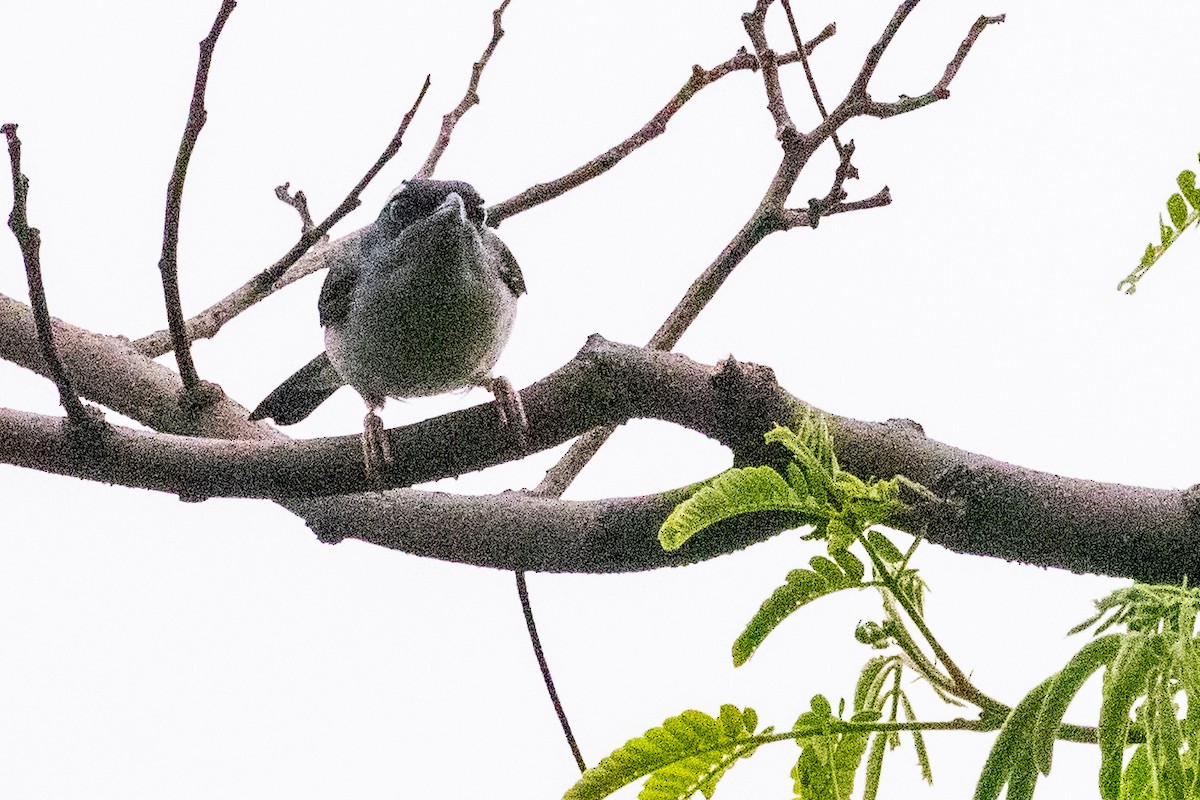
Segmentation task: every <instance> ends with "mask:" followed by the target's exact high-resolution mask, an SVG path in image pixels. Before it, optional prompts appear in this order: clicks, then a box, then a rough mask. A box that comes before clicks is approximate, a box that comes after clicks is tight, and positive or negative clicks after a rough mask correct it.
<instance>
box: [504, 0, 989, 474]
mask: <svg viewBox="0 0 1200 800" xmlns="http://www.w3.org/2000/svg"><path fill="white" fill-rule="evenodd" d="M916 2H918V0H908V2H905V3H904V4H902V5H901V6H900V7H899V8H898V9H897V10H896V13H895V14H894V15H893V16H892V19H891V20H890V21H889V22H888V25H887V27H886V28H885V29H884V32H883V34H882V35H881V36H880V39H879V41H877V42H876V44H875V45H874V46H873V47H872V48H871V50H870V52H869V53H868V54H867V58H866V60H865V62H864V64H863V67H862V69H861V70H860V72H859V76H858V78H857V79H856V80H855V82H854V84H853V85H852V86H851V87H850V89H849V90H848V91H847V94H846V97H845V98H843V100H842V102H841V103H839V104H838V107H837V108H836V109H835V110H834V111H833V112H832V113H830V114H829V116H828V117H826V118H825V119H824V120H823V121H822V122H821V123H820V124H819V125H818V126H817V127H816V128H815V129H813V130H812V131H810V132H809V133H808V134H805V135H801V134H799V133H798V132H796V131H795V129H794V128H789V127H788V126H789V124H790V123H791V118H790V117H789V116H788V115H787V109H786V106H785V105H783V104H782V94H781V90H779V74H778V70H776V69H773V68H771V69H768V68H767V66H766V64H767V63H770V64H771V65H772V66H773V65H775V64H777V63H778V60H777V59H775V58H774V56H773V55H772V54H773V51H772V50H771V49H770V47H769V46H768V44H767V40H766V33H765V27H764V26H765V19H766V7H767V5H769V3H768V2H767V0H759V2H758V4H757V5H756V6H755V11H754V12H751V13H749V14H745V15H743V17H742V20H743V24H744V25H745V27H746V32H747V35H748V36H749V37H750V41H751V43H752V44H753V45H754V47H755V54H756V56H757V61H758V63H760V64H763V80H764V83H765V84H766V89H767V96H768V104H769V105H770V104H771V103H772V102H773V98H775V97H776V96H777V95H778V96H779V98H780V99H779V103H778V104H776V106H775V107H773V108H772V109H771V112H772V117H773V118H774V119H775V122H776V136H777V137H778V138H779V139H780V141H781V143H782V144H783V149H784V156H783V158H782V160H781V162H780V164H779V167H778V169H777V170H776V172H775V175H774V176H773V177H772V179H771V184H770V186H768V188H767V190H766V192H765V193H764V194H763V199H762V201H761V202H760V203H759V206H758V208H756V209H755V210H754V213H753V214H752V215H751V217H750V219H748V220H747V221H746V223H745V224H743V225H742V228H741V229H740V230H739V231H738V232H737V233H736V234H734V236H733V238H732V239H730V241H729V243H728V244H727V245H725V248H724V249H723V250H722V251H721V253H720V255H718V256H717V258H716V259H715V260H714V261H713V262H712V263H711V264H709V265H708V267H706V268H705V269H704V271H703V272H702V273H701V274H700V275H699V277H697V278H696V279H695V280H694V281H692V284H691V286H689V287H688V289H687V291H686V292H685V293H684V295H683V297H682V298H681V299H680V300H679V302H678V303H677V304H676V306H675V308H674V309H673V310H672V311H671V313H670V314H669V315H668V316H667V318H666V320H664V321H663V324H662V325H661V326H660V327H659V329H658V331H657V332H655V334H654V336H653V337H652V338H651V339H650V342H649V343H648V344H647V346H648V347H651V348H657V349H664V350H669V349H671V348H673V347H674V346H675V344H676V342H678V341H679V338H680V337H681V336H682V335H683V333H684V331H686V330H687V328H688V327H689V326H690V325H691V324H692V322H693V321H694V320H695V319H696V317H698V316H699V315H700V312H701V311H702V310H703V309H704V308H705V306H707V305H708V303H709V302H710V301H711V300H712V298H713V297H715V296H716V293H717V291H718V290H719V289H720V288H721V286H722V285H723V284H724V282H725V280H726V279H727V278H728V277H729V275H730V274H731V273H732V272H733V270H734V268H736V267H737V265H738V264H740V263H741V262H742V261H743V260H744V259H745V258H746V256H747V255H749V253H750V251H751V250H752V249H753V248H754V247H755V246H757V244H758V243H759V242H760V241H762V240H763V239H764V238H766V237H767V236H768V235H770V234H771V233H774V232H776V231H781V230H786V229H788V228H790V227H798V226H799V225H801V224H804V225H808V226H810V227H815V224H816V223H817V222H818V221H819V218H820V216H827V215H829V214H831V213H835V209H836V210H837V211H848V210H851V207H856V208H873V207H877V206H881V205H886V204H888V203H889V202H891V196H890V194H889V193H888V191H887V189H886V188H885V189H884V190H882V191H880V192H879V193H877V194H876V195H875V196H874V197H872V198H869V199H868V200H865V201H859V202H858V203H846V204H839V205H838V206H834V208H820V207H819V208H810V209H808V210H807V211H791V210H788V209H785V208H784V207H783V204H784V202H786V200H787V197H788V195H789V194H790V193H791V191H792V188H793V187H794V186H795V183H796V180H797V178H798V177H799V176H800V172H801V171H802V170H803V169H804V166H805V165H806V164H807V163H808V159H809V158H811V156H812V154H813V153H814V152H816V150H817V148H819V147H820V146H821V144H822V143H823V142H824V141H825V139H826V138H829V137H830V136H832V135H833V133H834V132H836V131H837V129H838V128H839V127H840V126H841V125H842V124H844V123H845V122H846V121H847V120H849V119H850V118H852V117H854V116H859V115H866V114H870V115H874V116H885V115H891V114H889V113H886V112H888V111H890V110H891V106H900V105H901V103H905V102H906V101H901V103H897V104H882V103H875V102H874V101H872V100H871V99H870V96H869V95H868V94H867V91H866V86H867V82H868V81H869V79H870V77H871V75H872V74H873V73H874V69H875V66H876V65H878V63H879V59H880V58H882V57H883V52H884V50H886V48H887V46H888V45H889V44H890V43H891V41H892V39H893V38H894V37H895V34H896V31H897V30H899V27H900V25H901V24H902V23H903V22H904V19H905V18H906V17H907V16H908V14H909V12H911V11H912V8H913V7H914V6H915V5H916ZM996 21H1003V17H999V18H994V17H992V18H989V17H981V18H980V20H979V21H977V22H976V23H975V25H974V26H973V27H972V29H971V34H970V35H968V38H967V40H966V41H964V42H963V45H962V46H961V47H960V48H959V51H958V54H957V55H956V56H955V59H954V61H952V62H951V64H952V65H955V66H954V69H955V70H957V64H959V63H961V61H962V59H963V58H965V56H966V53H967V52H968V51H969V50H970V46H971V45H972V44H973V43H974V41H975V39H976V38H978V32H977V31H976V29H977V28H981V27H982V26H986V25H987V24H991V22H996ZM805 49H808V48H805ZM947 75H948V76H950V77H953V71H952V70H951V69H950V68H949V67H948V68H947ZM943 81H945V82H946V83H948V82H949V78H948V77H945V76H944V77H943ZM934 92H940V93H941V94H942V95H945V94H947V93H946V91H945V86H944V85H943V84H942V83H939V84H938V86H936V87H935V88H934V91H931V92H930V93H929V95H928V96H923V97H921V98H910V99H909V101H908V104H907V105H905V106H904V107H903V108H902V109H898V110H895V111H894V112H893V113H903V112H905V111H911V110H914V109H915V108H919V107H920V106H921V105H927V104H928V103H931V102H934V101H936V100H938V99H941V97H940V96H936V95H935V94H934ZM789 130H790V131H791V132H790V133H789ZM847 165H848V162H847V160H846V159H845V158H843V159H842V165H841V166H839V170H842V169H844V168H846V166H847ZM837 186H840V183H838V182H837V181H835V187H837ZM516 199H517V198H514V199H513V200H516ZM511 202H513V201H512V200H510V201H506V203H511ZM817 206H820V202H819V201H818V203H817ZM814 211H819V214H816V215H814V214H813V212H814ZM802 215H803V216H802ZM614 430H615V428H613V427H607V428H597V429H596V430H593V431H590V432H588V433H587V434H585V435H583V436H581V437H579V438H578V439H577V440H575V442H574V443H573V444H572V445H571V447H570V448H569V449H568V450H567V452H566V454H564V455H563V457H562V458H561V459H560V460H559V462H558V463H557V464H555V465H554V466H553V467H551V468H550V469H549V470H548V471H547V472H546V474H545V476H544V477H543V479H542V481H541V482H540V483H539V484H538V486H537V487H536V488H535V489H534V490H533V492H534V493H538V494H546V495H554V496H559V495H561V493H562V492H563V491H565V490H566V487H567V486H569V485H570V483H571V481H573V480H574V479H575V477H576V476H578V474H579V472H580V471H581V470H582V469H583V468H584V466H586V465H587V463H588V462H589V461H590V460H591V459H592V457H593V456H594V455H595V454H596V452H597V451H598V450H599V449H600V447H601V446H602V445H603V444H604V442H605V441H607V439H608V437H609V436H611V435H612V433H613V431H614Z"/></svg>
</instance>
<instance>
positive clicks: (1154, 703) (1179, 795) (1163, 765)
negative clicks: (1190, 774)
mask: <svg viewBox="0 0 1200 800" xmlns="http://www.w3.org/2000/svg"><path fill="white" fill-rule="evenodd" d="M1168 682H1169V681H1168V679H1167V677H1166V676H1165V675H1158V676H1156V679H1152V683H1153V686H1152V688H1151V689H1150V691H1149V692H1148V694H1147V696H1146V705H1145V707H1144V714H1143V716H1144V719H1145V728H1146V755H1147V757H1148V758H1149V762H1150V769H1151V774H1152V775H1153V776H1154V784H1155V786H1156V787H1157V792H1156V794H1157V795H1158V796H1159V797H1163V798H1166V799H1167V800H1184V785H1185V783H1186V779H1185V778H1184V772H1183V762H1182V760H1181V759H1180V750H1181V749H1182V748H1183V733H1182V731H1181V730H1180V728H1179V718H1178V716H1176V711H1177V709H1176V708H1175V703H1174V702H1172V699H1171V690H1170V689H1169V688H1167V686H1168Z"/></svg>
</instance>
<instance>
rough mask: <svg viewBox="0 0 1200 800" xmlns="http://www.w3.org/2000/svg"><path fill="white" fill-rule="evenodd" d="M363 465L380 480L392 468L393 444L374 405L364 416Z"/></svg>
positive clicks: (369, 474)
mask: <svg viewBox="0 0 1200 800" xmlns="http://www.w3.org/2000/svg"><path fill="white" fill-rule="evenodd" d="M362 448H363V466H364V467H365V468H366V470H367V476H368V477H369V478H370V479H371V480H372V481H373V482H378V480H379V478H380V476H381V475H382V474H383V473H385V472H387V471H389V470H390V469H391V468H392V463H393V461H392V444H391V442H389V441H388V437H387V431H386V430H384V428H383V420H382V419H380V418H379V415H378V414H376V413H375V408H374V406H372V407H371V410H370V411H368V412H367V416H366V417H364V418H363V434H362Z"/></svg>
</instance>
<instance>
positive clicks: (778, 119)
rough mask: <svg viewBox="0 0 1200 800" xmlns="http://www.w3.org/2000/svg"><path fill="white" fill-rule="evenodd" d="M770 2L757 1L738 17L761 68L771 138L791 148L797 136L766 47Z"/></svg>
mask: <svg viewBox="0 0 1200 800" xmlns="http://www.w3.org/2000/svg"><path fill="white" fill-rule="evenodd" d="M772 2H773V0H758V2H757V3H756V4H755V6H754V10H753V11H751V12H750V13H748V14H743V15H742V26H743V27H745V29H746V35H747V36H749V37H750V43H751V44H752V45H754V53H755V55H757V56H758V60H759V63H760V64H762V77H763V88H764V89H766V92H767V111H769V112H770V113H771V118H772V119H774V120H775V138H776V139H777V140H779V142H780V143H781V144H782V145H783V146H784V149H785V150H786V149H787V148H789V147H791V146H792V145H793V144H794V142H795V139H796V137H797V136H798V132H797V129H796V123H795V122H794V121H793V120H792V115H791V114H790V113H788V110H787V102H786V101H785V100H784V99H783V87H782V86H781V85H780V83H779V69H778V67H777V66H776V65H775V51H774V50H772V49H771V46H770V45H769V44H768V43H767V33H766V18H767V9H768V8H769V7H770V6H771V3H772Z"/></svg>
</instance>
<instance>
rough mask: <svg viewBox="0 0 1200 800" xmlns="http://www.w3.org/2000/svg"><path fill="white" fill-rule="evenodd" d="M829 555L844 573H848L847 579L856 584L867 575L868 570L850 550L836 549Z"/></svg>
mask: <svg viewBox="0 0 1200 800" xmlns="http://www.w3.org/2000/svg"><path fill="white" fill-rule="evenodd" d="M829 555H831V556H833V560H834V561H836V562H837V565H838V566H839V567H841V568H842V572H844V573H846V577H847V578H849V579H850V580H851V581H852V582H854V583H860V582H861V581H862V579H863V575H866V574H867V568H866V567H865V566H864V565H863V562H862V561H860V560H859V558H858V556H856V555H854V554H853V553H851V552H850V551H849V550H842V549H835V550H831V551H830V553H829Z"/></svg>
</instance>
